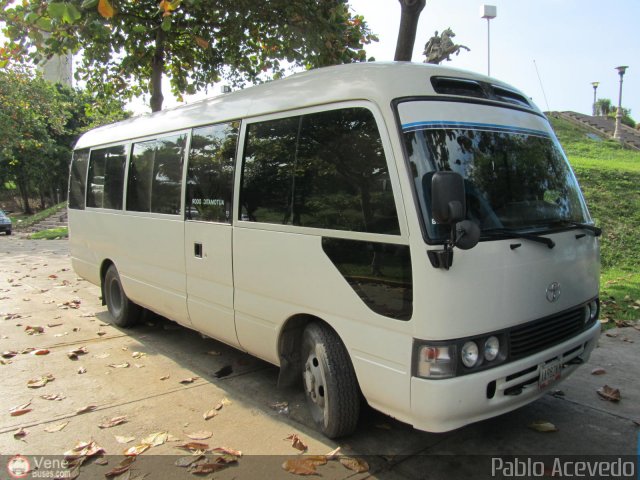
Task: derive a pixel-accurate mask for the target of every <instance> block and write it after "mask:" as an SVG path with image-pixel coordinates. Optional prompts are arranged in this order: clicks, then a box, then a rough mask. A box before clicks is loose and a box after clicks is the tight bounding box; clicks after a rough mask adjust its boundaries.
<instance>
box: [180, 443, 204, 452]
mask: <svg viewBox="0 0 640 480" xmlns="http://www.w3.org/2000/svg"><path fill="white" fill-rule="evenodd" d="M176 448H181V449H183V450H189V451H191V452H200V453H203V452H206V451H207V450H209V444H208V443H203V442H186V443H181V444H179V445H176Z"/></svg>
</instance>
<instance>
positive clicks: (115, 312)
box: [104, 265, 141, 327]
mask: <svg viewBox="0 0 640 480" xmlns="http://www.w3.org/2000/svg"><path fill="white" fill-rule="evenodd" d="M104 300H105V303H106V304H107V309H108V310H109V313H110V314H111V318H112V319H113V323H115V324H116V325H117V326H119V327H130V326H132V325H134V324H135V323H137V321H138V319H139V318H140V313H141V308H140V307H139V306H138V305H136V304H135V303H133V302H132V301H131V300H129V299H128V298H127V296H126V294H125V293H124V289H123V288H122V283H121V282H120V275H118V270H117V269H116V267H115V266H114V265H111V266H110V267H109V268H108V270H107V273H106V274H105V276H104Z"/></svg>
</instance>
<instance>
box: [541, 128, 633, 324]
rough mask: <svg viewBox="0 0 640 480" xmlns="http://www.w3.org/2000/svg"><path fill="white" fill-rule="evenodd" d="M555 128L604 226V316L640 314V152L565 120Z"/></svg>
mask: <svg viewBox="0 0 640 480" xmlns="http://www.w3.org/2000/svg"><path fill="white" fill-rule="evenodd" d="M550 120H551V123H552V125H553V128H554V129H555V131H556V134H557V135H558V138H559V139H560V143H562V146H563V148H564V150H565V152H566V154H567V156H568V157H569V161H570V162H571V165H572V167H573V169H574V171H575V173H576V176H577V177H578V182H579V183H580V186H581V188H582V191H583V192H584V196H585V198H586V200H587V204H588V206H589V211H590V212H591V216H592V217H593V218H594V219H595V221H596V225H598V226H599V227H602V229H603V234H602V242H601V256H602V277H601V281H600V287H601V297H600V298H601V299H602V300H603V304H604V305H603V316H604V317H607V318H609V319H611V320H636V319H640V241H639V238H638V237H639V236H640V152H638V151H634V150H625V149H623V148H621V147H620V145H619V144H618V143H617V142H615V141H611V140H603V139H599V138H597V137H596V136H595V135H593V134H589V133H588V130H583V129H581V128H579V127H577V126H574V125H573V124H572V123H569V122H567V121H565V120H561V119H554V118H551V119H550Z"/></svg>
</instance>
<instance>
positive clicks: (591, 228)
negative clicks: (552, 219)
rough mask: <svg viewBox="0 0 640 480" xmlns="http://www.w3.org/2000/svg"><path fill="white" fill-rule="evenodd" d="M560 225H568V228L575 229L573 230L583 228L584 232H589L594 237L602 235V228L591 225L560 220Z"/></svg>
mask: <svg viewBox="0 0 640 480" xmlns="http://www.w3.org/2000/svg"><path fill="white" fill-rule="evenodd" d="M558 223H561V224H563V225H567V226H569V227H573V228H581V229H583V230H587V231H589V232H591V233H593V236H594V237H599V236H600V235H602V229H601V228H598V227H596V226H595V225H590V224H588V223H580V222H573V221H571V220H560V221H559V222H558Z"/></svg>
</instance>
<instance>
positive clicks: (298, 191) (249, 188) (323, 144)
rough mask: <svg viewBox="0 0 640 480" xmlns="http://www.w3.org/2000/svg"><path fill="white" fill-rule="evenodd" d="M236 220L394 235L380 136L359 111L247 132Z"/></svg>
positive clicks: (281, 122) (394, 218)
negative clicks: (239, 210) (238, 211)
mask: <svg viewBox="0 0 640 480" xmlns="http://www.w3.org/2000/svg"><path fill="white" fill-rule="evenodd" d="M241 207H242V209H241V215H242V216H241V219H244V220H251V221H257V222H267V223H280V224H291V225H299V226H304V227H316V228H330V229H335V230H351V231H359V232H372V233H385V234H399V233H400V229H399V225H398V218H397V214H396V209H395V203H394V200H393V192H392V190H391V183H390V181H389V172H388V169H387V162H386V159H385V156H384V150H383V148H382V141H381V139H380V134H379V133H378V129H377V126H376V123H375V119H374V118H373V115H372V113H371V112H370V111H369V110H366V109H364V108H349V109H343V110H332V111H327V112H321V113H315V114H310V115H304V116H299V117H291V118H287V119H281V120H275V121H269V122H262V123H257V124H252V125H249V127H248V129H247V147H246V149H245V157H244V163H243V177H242V190H241Z"/></svg>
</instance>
